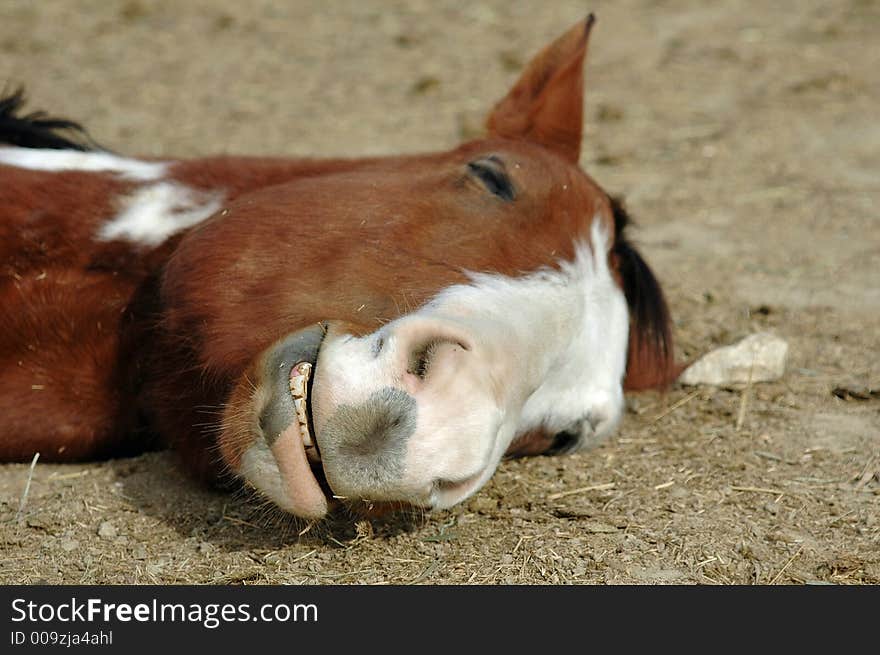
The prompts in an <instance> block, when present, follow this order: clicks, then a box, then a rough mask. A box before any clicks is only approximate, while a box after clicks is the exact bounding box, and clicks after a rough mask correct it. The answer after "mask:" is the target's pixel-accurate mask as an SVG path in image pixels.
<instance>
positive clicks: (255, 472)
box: [0, 19, 677, 517]
mask: <svg viewBox="0 0 880 655" xmlns="http://www.w3.org/2000/svg"><path fill="white" fill-rule="evenodd" d="M591 25H592V20H591V19H589V20H588V21H587V24H586V26H584V25H579V26H576V27H574V28H572V29H571V30H570V31H569V32H567V33H566V34H564V35H563V36H562V37H560V39H558V40H557V41H556V42H554V43H553V44H551V45H550V46H548V47H547V48H546V49H545V51H543V52H542V53H540V54H539V55H538V57H536V58H535V59H534V60H533V61H532V63H531V64H530V65H529V67H527V69H526V71H525V72H524V73H523V76H522V77H521V79H520V81H519V82H518V83H517V84H516V85H515V86H514V87H513V89H512V90H511V92H510V93H509V94H508V96H506V97H505V98H504V99H503V100H502V101H501V102H500V103H498V105H496V107H495V109H494V110H493V112H492V113H491V114H490V116H489V119H488V121H487V126H488V134H487V136H486V137H485V138H482V139H478V140H475V141H471V142H468V143H464V144H462V145H461V146H459V147H458V148H455V149H453V150H451V151H449V152H442V153H433V154H425V155H412V156H406V157H387V158H370V159H352V160H345V159H335V160H302V159H300V160H288V159H271V158H246V157H217V158H204V159H194V160H186V161H171V162H160V161H142V160H136V159H128V158H123V157H118V156H115V155H112V154H109V153H106V152H103V151H86V152H82V151H79V150H75V149H70V148H72V147H76V145H77V144H75V143H69V142H61V143H60V144H59V143H54V142H53V143H52V144H51V145H52V147H53V148H58V147H59V146H60V149H51V150H50V149H46V148H42V147H33V146H34V145H37V144H38V142H37V141H35V140H34V139H31V140H30V141H28V139H26V138H23V139H17V140H16V139H10V138H8V137H7V141H9V142H11V143H13V144H15V143H18V145H19V146H21V145H24V146H30V147H15V146H14V145H13V146H11V147H0V179H2V180H3V185H2V187H0V207H2V210H0V211H2V212H3V214H2V222H0V255H2V261H3V262H4V266H3V269H2V270H0V276H2V277H0V302H2V306H3V307H4V313H3V315H2V317H0V366H2V368H0V398H2V399H3V404H4V416H3V419H2V423H0V460H7V461H9V460H23V459H26V458H29V457H31V456H32V455H33V454H34V453H35V452H39V453H40V454H41V457H43V458H45V459H47V460H52V459H55V460H61V461H64V460H74V459H83V458H90V457H98V456H110V455H114V454H120V453H125V452H137V451H138V450H143V449H144V448H147V447H151V446H153V445H161V444H171V445H173V446H175V447H176V448H177V450H178V451H179V452H180V453H181V454H182V456H183V457H184V460H185V461H186V462H187V463H188V464H189V467H190V469H191V470H193V471H194V472H195V473H196V474H198V475H200V476H201V477H203V478H206V479H215V480H216V479H218V478H221V477H223V476H224V475H229V474H230V473H231V474H232V475H233V476H234V477H237V478H239V479H242V480H244V481H245V482H246V483H247V484H249V485H251V486H253V487H255V488H256V489H258V490H259V491H261V492H262V493H263V494H264V495H266V496H268V497H269V498H270V499H271V500H273V501H274V502H275V503H276V504H277V505H278V506H280V507H281V508H283V509H285V510H287V511H289V512H291V513H294V514H297V515H299V516H303V517H319V516H322V515H324V514H325V513H326V512H327V511H328V510H329V508H330V507H331V506H332V505H333V504H334V502H335V500H334V497H335V498H346V499H349V500H357V499H369V500H376V501H402V502H408V503H412V504H416V505H420V506H425V507H447V506H449V505H452V504H454V503H456V502H458V501H460V500H462V499H463V498H465V497H467V496H468V495H470V494H472V493H473V492H474V491H476V490H477V489H478V488H479V487H480V486H482V484H483V483H485V481H486V480H487V479H488V478H489V477H490V476H491V474H492V473H493V472H494V470H495V468H496V467H497V465H498V462H499V461H500V460H501V458H502V457H503V456H504V455H505V454H508V455H510V454H534V453H540V452H550V451H554V450H555V451H565V450H570V449H575V448H578V447H584V446H587V445H590V444H592V443H595V442H597V441H598V440H600V439H602V438H603V437H605V436H606V435H607V434H609V433H610V432H611V431H612V430H613V428H614V426H615V425H616V423H617V421H618V420H619V418H620V414H621V406H622V381H623V379H624V376H626V378H627V380H628V381H629V386H630V387H633V388H643V387H648V386H660V385H662V384H664V383H666V382H668V381H669V380H670V379H672V378H674V376H675V375H676V373H677V368H676V367H675V366H674V364H673V359H672V350H671V341H670V337H669V319H668V315H667V312H666V307H665V303H664V301H663V297H662V292H661V291H660V289H659V286H658V285H657V283H656V280H655V279H654V277H653V275H652V274H651V272H650V269H648V267H647V265H646V264H645V263H644V261H643V260H642V259H641V257H640V256H639V255H638V253H637V252H636V251H635V249H633V248H632V246H631V245H630V244H629V243H628V242H627V241H626V238H625V235H624V232H623V228H624V227H625V222H626V216H625V214H624V213H623V212H622V211H621V210H620V208H619V206H617V205H616V204H615V203H614V202H613V201H612V200H611V199H610V198H609V197H608V196H607V194H605V193H604V191H603V190H602V189H601V188H600V187H599V186H598V184H596V183H595V181H593V180H592V179H591V178H589V177H588V176H587V175H586V174H585V173H583V171H581V169H580V168H579V167H578V166H577V160H578V157H579V154H580V140H581V122H582V72H581V68H582V63H583V59H584V55H585V52H586V43H587V37H588V34H589V29H590V26H591ZM32 122H33V121H32ZM16 126H17V127H18V124H16ZM50 134H51V132H50ZM3 138H4V133H3V127H2V122H0V141H2V140H3ZM303 365H305V366H306V368H302V366H303ZM308 367H311V369H309V368H308ZM308 370H311V374H308V373H302V371H308ZM309 375H310V376H309ZM297 385H298V386H297ZM294 387H297V388H298V392H297V393H293V392H292V389H293V388H294ZM297 394H298V395H297Z"/></svg>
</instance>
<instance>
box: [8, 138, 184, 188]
mask: <svg viewBox="0 0 880 655" xmlns="http://www.w3.org/2000/svg"><path fill="white" fill-rule="evenodd" d="M0 164H3V165H5V166H15V167H17V168H27V169H30V170H34V171H47V172H63V171H80V172H87V173H98V172H102V173H112V174H114V175H118V176H120V177H121V178H124V179H126V180H137V181H143V182H149V181H153V180H159V179H161V178H163V177H165V174H166V173H167V172H168V165H167V164H166V163H165V162H150V161H141V160H139V159H129V158H128V157H120V156H118V155H114V154H111V153H109V152H81V151H79V150H53V149H50V148H18V147H5V146H4V147H0Z"/></svg>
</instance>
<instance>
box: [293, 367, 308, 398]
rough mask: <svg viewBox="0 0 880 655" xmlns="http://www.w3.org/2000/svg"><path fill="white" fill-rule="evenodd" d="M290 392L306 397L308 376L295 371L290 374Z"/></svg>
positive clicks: (298, 396)
mask: <svg viewBox="0 0 880 655" xmlns="http://www.w3.org/2000/svg"><path fill="white" fill-rule="evenodd" d="M290 393H292V394H293V395H294V397H296V398H304V397H305V395H306V376H305V375H303V374H302V373H295V374H294V375H291V376H290Z"/></svg>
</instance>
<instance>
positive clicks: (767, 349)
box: [679, 332, 788, 386]
mask: <svg viewBox="0 0 880 655" xmlns="http://www.w3.org/2000/svg"><path fill="white" fill-rule="evenodd" d="M787 355H788V343H787V342H786V341H785V340H784V339H780V338H779V337H777V336H775V335H772V334H769V333H767V332H758V333H756V334H751V335H749V336H747V337H746V338H745V339H743V340H741V341H739V342H738V343H735V344H732V345H730V346H724V347H722V348H717V349H716V350H713V351H711V352H709V353H706V354H705V355H703V356H702V357H701V358H700V359H698V360H697V361H696V362H694V363H693V364H691V365H690V366H689V367H688V368H687V369H686V370H685V371H684V373H682V374H681V377H679V382H681V383H682V384H687V385H697V384H711V385H715V386H721V385H726V384H748V383H749V382H750V381H751V382H753V383H755V382H771V381H773V380H778V379H779V378H781V377H782V375H783V374H784V373H785V360H786V357H787Z"/></svg>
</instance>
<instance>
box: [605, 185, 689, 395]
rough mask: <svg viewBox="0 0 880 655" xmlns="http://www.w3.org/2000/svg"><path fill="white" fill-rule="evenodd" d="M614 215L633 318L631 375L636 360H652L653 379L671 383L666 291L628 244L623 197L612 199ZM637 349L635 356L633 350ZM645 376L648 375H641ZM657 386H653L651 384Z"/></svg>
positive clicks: (622, 274) (615, 250) (617, 252)
mask: <svg viewBox="0 0 880 655" xmlns="http://www.w3.org/2000/svg"><path fill="white" fill-rule="evenodd" d="M610 200H611V209H612V212H613V214H614V247H613V248H612V254H613V255H615V259H616V261H617V267H618V272H619V273H620V277H621V282H622V284H623V293H624V295H625V296H626V302H627V304H628V305H629V311H630V319H631V331H632V332H631V337H630V355H629V358H628V362H627V369H628V372H629V373H632V372H633V371H630V367H631V366H632V365H633V363H634V362H633V357H634V356H636V357H640V358H641V357H645V356H647V357H649V358H650V361H649V362H641V364H642V365H651V366H652V368H655V369H656V370H655V371H653V372H652V373H653V375H649V377H650V378H652V379H655V380H657V383H658V384H660V385H662V384H664V383H665V382H666V381H668V374H669V371H670V370H672V366H673V362H674V360H673V357H674V355H673V347H672V327H671V321H670V315H669V307H668V306H667V304H666V298H665V296H664V295H663V289H662V288H661V287H660V283H659V282H658V281H657V278H656V277H655V276H654V273H653V271H652V270H651V268H650V267H649V266H648V264H647V262H645V260H644V259H643V258H642V256H641V254H640V253H639V251H638V250H636V248H635V246H633V244H632V243H631V242H630V241H629V239H628V235H627V233H626V228H627V226H629V225H631V224H632V219H630V217H629V214H628V213H627V211H626V208H625V207H624V205H623V200H622V199H621V198H616V197H611V198H610ZM633 348H635V349H636V350H637V352H636V353H633V352H632V350H633ZM641 374H642V375H643V376H644V375H645V372H641ZM651 386H654V385H651Z"/></svg>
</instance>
